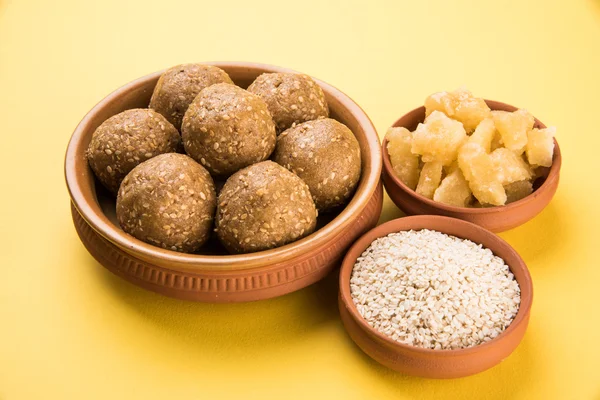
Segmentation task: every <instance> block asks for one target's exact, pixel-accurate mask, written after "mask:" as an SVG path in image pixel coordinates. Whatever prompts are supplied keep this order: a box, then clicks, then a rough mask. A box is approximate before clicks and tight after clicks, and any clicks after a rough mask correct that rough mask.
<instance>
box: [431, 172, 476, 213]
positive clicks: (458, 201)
mask: <svg viewBox="0 0 600 400" xmlns="http://www.w3.org/2000/svg"><path fill="white" fill-rule="evenodd" d="M433 200H435V201H439V202H440V203H444V204H449V205H452V206H457V207H466V206H467V205H468V204H469V201H470V200H471V189H470V188H469V183H468V182H467V180H466V179H465V177H464V176H463V174H462V172H461V171H460V169H459V168H456V169H455V170H454V171H453V172H452V173H450V174H448V175H446V177H445V178H444V179H442V182H441V183H440V186H439V187H438V188H437V189H436V190H435V193H434V194H433Z"/></svg>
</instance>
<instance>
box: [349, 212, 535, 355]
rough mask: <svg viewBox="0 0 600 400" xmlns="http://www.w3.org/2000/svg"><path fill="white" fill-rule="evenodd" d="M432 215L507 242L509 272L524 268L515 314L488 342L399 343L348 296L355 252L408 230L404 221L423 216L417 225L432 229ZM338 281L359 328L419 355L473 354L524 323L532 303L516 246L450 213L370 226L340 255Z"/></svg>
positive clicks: (528, 279)
mask: <svg viewBox="0 0 600 400" xmlns="http://www.w3.org/2000/svg"><path fill="white" fill-rule="evenodd" d="M432 219H434V220H444V219H445V220H451V221H452V223H453V224H454V225H455V226H464V227H472V228H474V229H475V230H478V231H481V232H483V233H484V234H485V235H486V236H489V237H492V238H494V240H495V241H497V242H500V243H503V244H504V245H506V246H507V249H509V250H510V251H511V252H512V253H513V255H516V259H517V260H518V262H517V264H516V265H509V268H510V270H511V272H512V271H513V269H520V270H522V271H523V272H524V276H525V278H524V279H523V281H522V282H521V281H519V280H517V283H518V284H519V287H520V289H521V304H520V305H519V311H517V315H516V316H515V318H514V319H513V321H512V322H511V324H510V325H509V326H508V327H507V328H506V329H505V330H504V331H502V332H501V333H500V334H499V335H498V336H496V337H495V338H494V339H492V340H490V341H488V342H485V343H483V344H480V345H477V346H473V347H468V348H464V349H450V350H448V349H446V350H434V349H426V348H421V347H416V346H411V345H407V344H403V343H400V342H397V341H395V340H393V339H392V338H390V337H388V336H386V335H384V334H383V333H381V332H379V331H377V330H376V329H375V328H373V327H371V326H370V325H369V324H368V323H367V321H366V320H365V319H364V318H363V317H362V316H361V315H360V313H359V312H358V310H357V308H356V306H355V304H354V301H353V300H352V296H351V295H350V277H351V276H352V269H353V267H354V264H355V262H356V259H357V258H358V256H360V255H361V254H362V253H363V251H364V250H366V249H367V247H369V245H370V244H371V243H372V242H373V240H375V239H377V238H379V237H383V236H386V235H388V234H390V233H394V232H401V231H406V230H409V229H404V228H403V226H406V224H407V223H408V222H409V221H417V220H423V224H422V225H423V228H420V229H433V228H428V227H427V226H430V225H431V224H430V223H429V222H430V221H431V220H432ZM438 232H442V233H445V232H443V231H438ZM468 236H470V235H466V236H465V237H464V238H466V239H469V240H472V241H473V242H475V243H478V242H477V241H475V240H473V239H472V238H470V237H468ZM495 255H498V254H495ZM498 256H499V255H498ZM513 274H514V273H513ZM515 279H517V278H516V276H515ZM339 284H340V297H341V299H342V302H343V303H344V307H345V308H346V310H347V311H348V313H349V314H350V316H351V317H352V319H353V320H354V321H355V322H356V323H357V324H358V325H359V326H360V328H361V329H362V330H363V331H366V332H367V333H368V334H369V335H370V336H371V337H375V338H377V339H378V340H379V341H381V342H383V343H386V344H387V346H389V347H391V348H392V349H394V350H396V351H400V352H404V353H406V352H408V353H413V354H419V355H423V356H434V357H435V356H439V357H455V356H464V355H469V354H476V353H479V352H481V351H484V350H485V349H487V348H491V347H493V346H496V345H498V344H499V342H500V341H501V340H503V339H504V338H505V337H507V336H508V335H510V334H511V332H513V331H514V330H516V329H517V326H518V325H520V324H522V323H524V322H525V323H526V322H527V320H528V319H527V317H528V315H529V313H530V311H531V305H532V304H533V283H532V280H531V275H530V273H529V269H528V268H527V265H526V264H525V262H524V261H523V259H522V258H521V256H520V255H519V254H518V253H517V252H516V250H515V249H514V248H513V247H512V246H511V245H510V244H508V243H507V242H506V241H505V240H504V239H502V238H501V237H500V236H498V235H496V234H495V233H493V232H491V231H489V230H487V229H485V228H482V227H481V226H479V225H477V224H473V223H471V222H468V221H464V220H461V219H458V218H451V217H446V216H441V215H414V216H409V217H402V218H397V219H394V220H391V221H388V222H386V223H384V224H381V225H379V226H377V227H375V228H373V229H371V230H370V231H368V232H367V233H365V234H364V235H363V236H361V237H360V238H359V239H358V240H357V241H356V242H355V243H354V245H352V247H351V248H350V249H349V250H348V252H347V253H346V256H345V257H344V260H343V261H342V266H341V268H340V278H339Z"/></svg>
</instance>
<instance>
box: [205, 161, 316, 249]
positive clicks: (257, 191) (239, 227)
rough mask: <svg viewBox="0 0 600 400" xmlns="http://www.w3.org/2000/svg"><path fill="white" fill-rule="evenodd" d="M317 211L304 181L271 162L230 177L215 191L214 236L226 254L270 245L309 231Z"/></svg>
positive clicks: (296, 238) (298, 237)
mask: <svg viewBox="0 0 600 400" xmlns="http://www.w3.org/2000/svg"><path fill="white" fill-rule="evenodd" d="M316 221H317V210H316V208H315V205H314V203H313V201H312V198H311V196H310V191H309V189H308V186H307V185H306V183H304V182H303V181H302V180H301V179H300V178H298V177H297V176H296V175H294V174H293V173H291V172H290V171H288V170H286V169H285V168H283V167H281V166H280V165H278V164H276V163H274V162H272V161H263V162H261V163H258V164H254V165H252V166H250V167H247V168H244V169H242V170H240V171H238V172H237V173H235V174H234V175H232V176H231V177H230V178H229V179H228V180H227V182H226V183H225V186H224V187H223V189H222V190H221V193H220V194H219V199H218V205H217V215H216V219H215V225H216V232H217V236H218V237H219V240H220V241H221V243H222V244H223V245H224V246H225V248H227V250H229V251H230V252H232V253H249V252H254V251H259V250H266V249H271V248H274V247H279V246H282V245H284V244H287V243H290V242H293V241H295V240H298V239H300V238H302V237H304V236H306V235H308V234H310V233H312V232H313V231H314V230H315V226H316Z"/></svg>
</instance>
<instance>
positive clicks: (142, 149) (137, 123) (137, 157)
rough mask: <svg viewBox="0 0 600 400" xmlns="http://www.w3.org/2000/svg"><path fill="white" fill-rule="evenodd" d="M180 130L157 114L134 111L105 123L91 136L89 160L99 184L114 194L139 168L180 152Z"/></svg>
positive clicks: (136, 109) (119, 115)
mask: <svg viewBox="0 0 600 400" xmlns="http://www.w3.org/2000/svg"><path fill="white" fill-rule="evenodd" d="M180 144H181V137H180V136H179V132H177V129H175V127H174V126H173V125H171V123H169V121H167V120H166V119H165V117H163V116H162V115H160V114H159V113H157V112H155V111H154V110H149V109H142V108H135V109H131V110H126V111H123V112H122V113H119V114H117V115H114V116H112V117H110V118H109V119H107V120H106V121H104V122H103V123H102V124H101V125H100V126H99V127H98V128H96V130H95V131H94V133H93V134H92V140H91V141H90V144H89V146H88V149H87V159H88V162H89V164H90V167H91V168H92V170H93V171H94V174H95V175H96V177H97V178H98V180H99V181H100V182H101V183H102V185H104V186H105V187H106V188H107V189H108V190H110V191H111V192H112V193H113V194H115V195H116V194H117V190H118V189H119V185H120V184H121V181H122V180H123V178H125V176H126V175H127V174H128V173H129V172H130V171H131V170H132V169H133V168H134V167H136V166H137V165H139V164H141V163H142V162H144V161H146V160H148V159H150V158H152V157H154V156H157V155H159V154H163V153H171V152H175V151H177V149H178V148H179V146H180Z"/></svg>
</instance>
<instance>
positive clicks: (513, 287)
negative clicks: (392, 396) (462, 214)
mask: <svg viewBox="0 0 600 400" xmlns="http://www.w3.org/2000/svg"><path fill="white" fill-rule="evenodd" d="M350 291H351V295H352V299H353V301H354V304H355V305H356V307H357V309H358V312H359V313H360V315H361V316H362V317H363V318H364V319H365V320H366V321H367V322H368V324H369V325H371V326H372V327H373V328H375V329H376V330H377V331H379V332H381V333H383V334H385V335H386V336H389V337H390V338H392V339H393V340H396V341H398V342H400V343H404V344H407V345H412V346H416V347H422V348H427V349H438V350H441V349H461V348H467V347H472V346H476V345H479V344H482V343H484V342H487V341H489V340H492V339H493V338H495V337H497V336H498V335H499V334H500V333H501V332H502V331H503V330H504V329H506V328H507V327H508V326H509V325H510V323H511V322H512V320H513V319H514V318H515V316H516V314H517V311H518V309H519V304H520V299H521V296H520V288H519V285H518V283H517V282H516V280H515V278H514V276H513V274H512V273H511V272H510V270H509V268H508V266H507V265H506V264H505V263H504V261H503V260H502V259H501V258H499V257H497V256H494V254H493V253H492V251H491V250H489V249H486V248H483V247H482V246H481V245H478V244H476V243H473V242H472V241H470V240H465V239H460V238H457V237H454V236H449V235H446V234H443V233H440V232H437V231H432V230H427V229H423V230H419V231H403V232H399V233H392V234H390V235H388V236H385V237H381V238H378V239H376V240H375V241H374V242H373V243H371V245H370V246H369V247H368V248H367V249H366V250H365V251H364V252H363V254H362V255H361V256H360V257H359V258H358V259H357V261H356V264H355V265H354V269H353V271H352V276H351V279H350Z"/></svg>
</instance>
